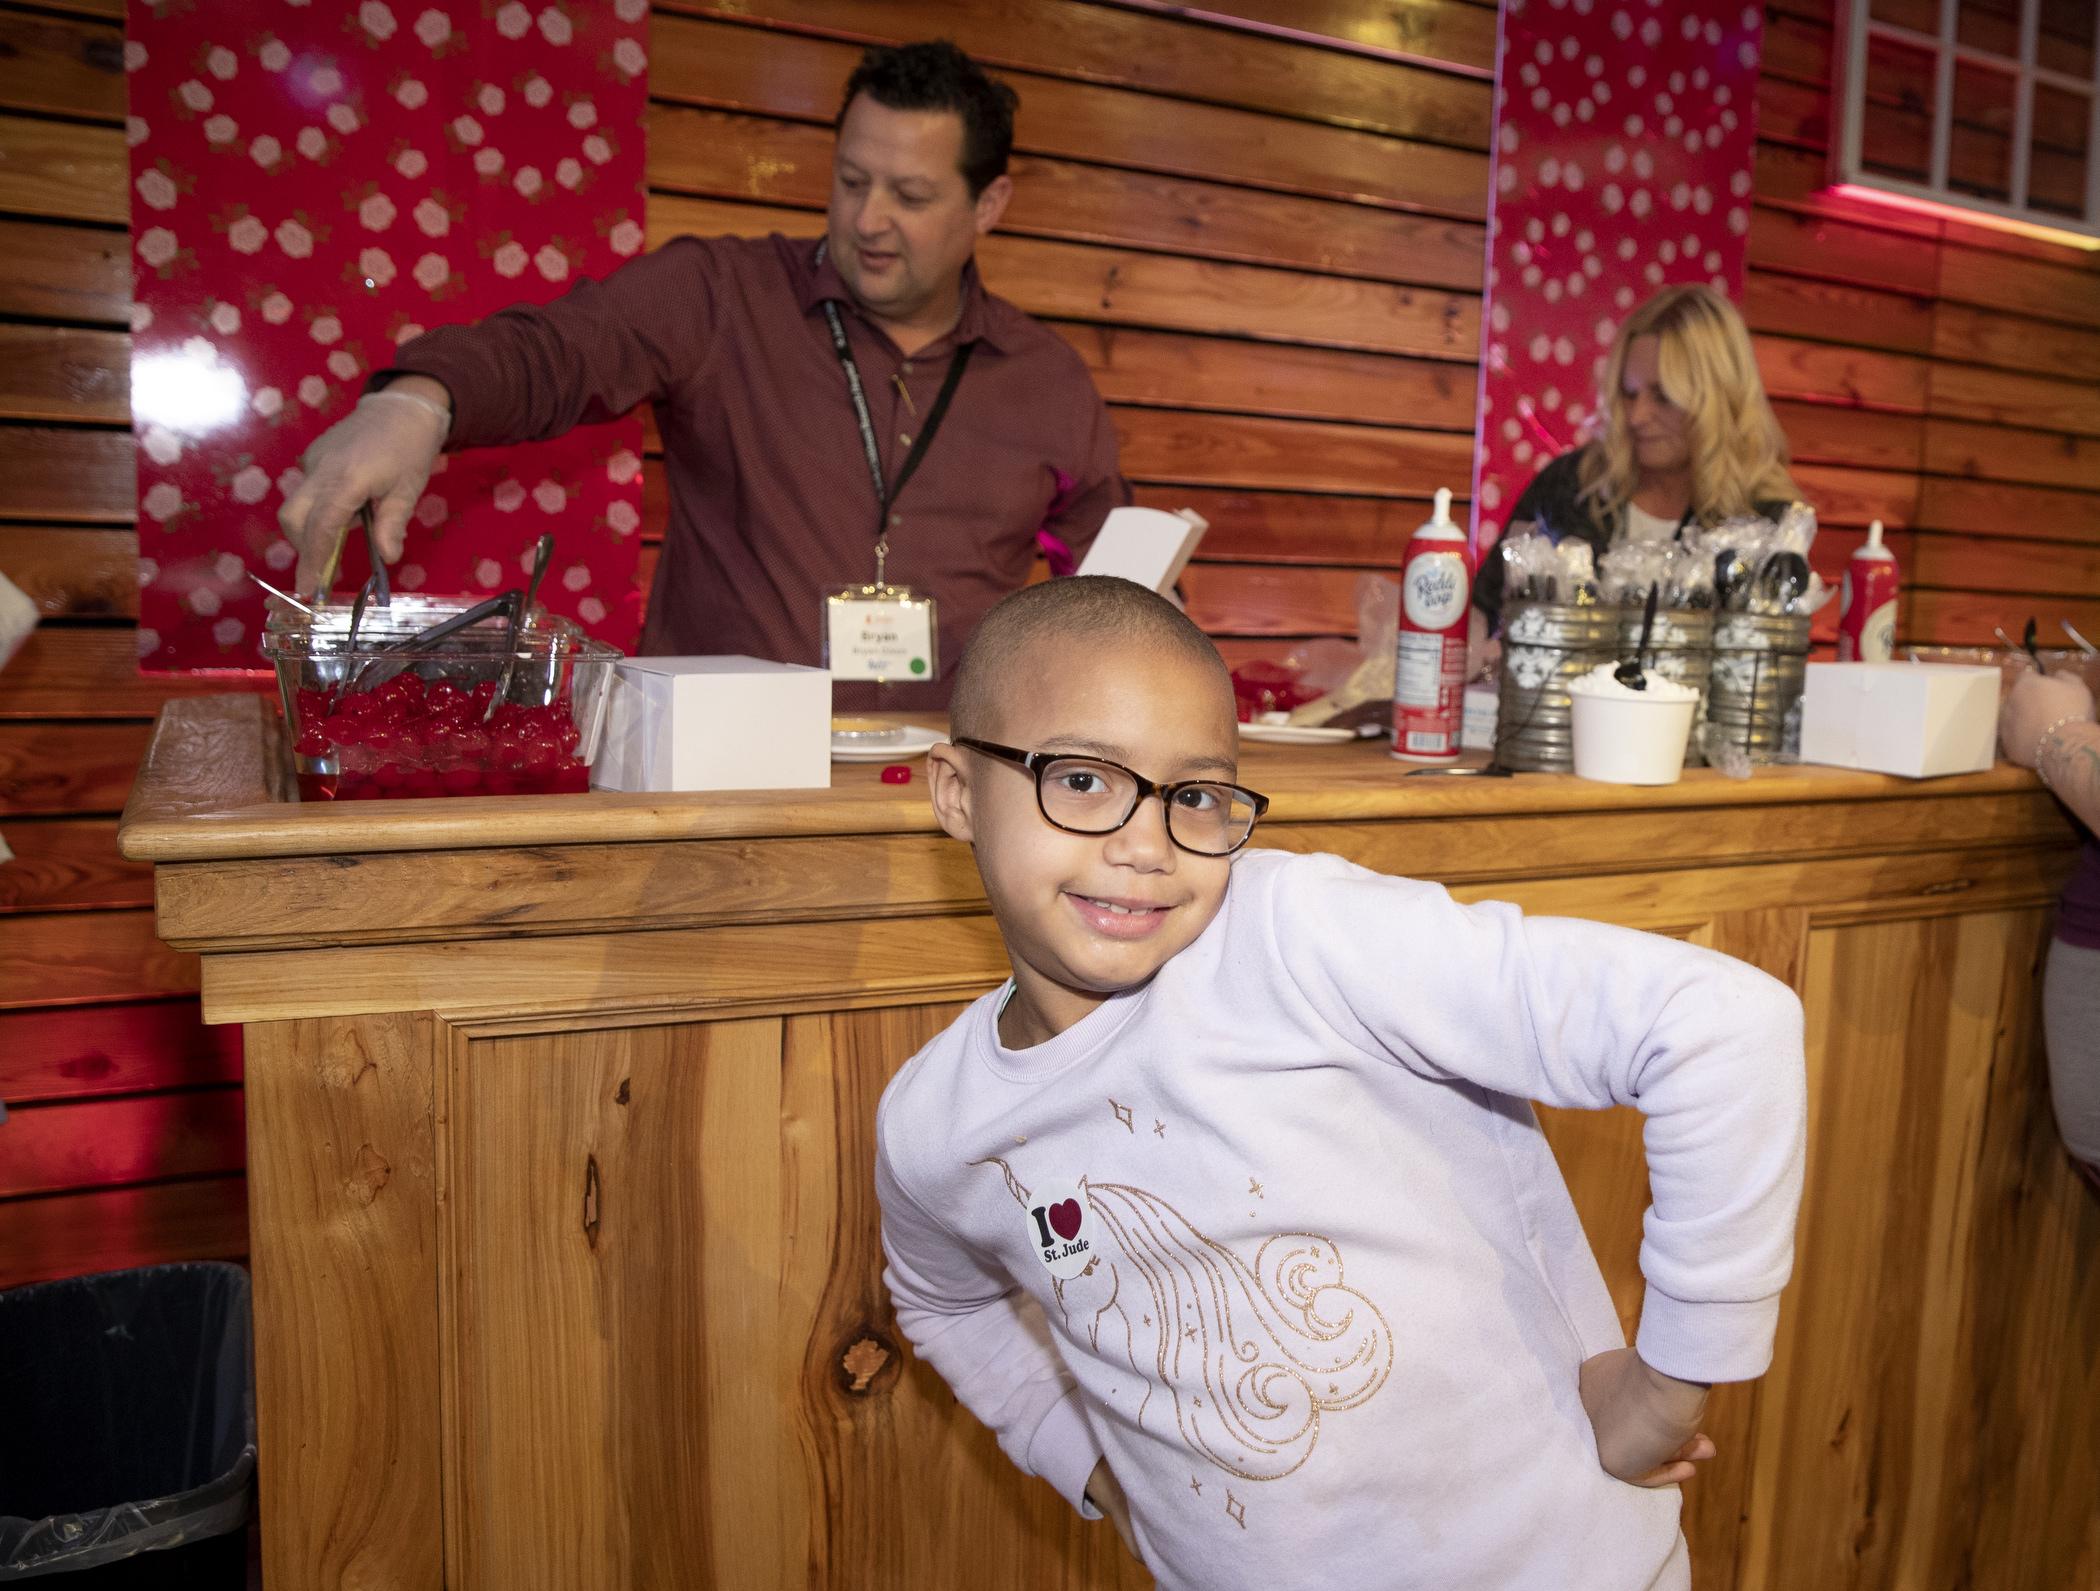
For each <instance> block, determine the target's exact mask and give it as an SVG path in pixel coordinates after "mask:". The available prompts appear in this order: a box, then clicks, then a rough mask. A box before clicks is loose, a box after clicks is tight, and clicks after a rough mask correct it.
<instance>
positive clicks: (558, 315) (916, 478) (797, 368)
mask: <svg viewBox="0 0 2100 1591" xmlns="http://www.w3.org/2000/svg"><path fill="white" fill-rule="evenodd" d="M816 254H817V240H816V239H814V238H806V239H805V238H785V237H780V236H778V235H775V236H773V237H769V238H692V237H687V238H679V239H676V240H675V241H673V242H671V243H668V244H666V245H665V246H664V247H662V248H660V249H658V250H656V251H655V252H653V253H651V254H647V255H644V256H643V257H641V258H640V259H637V260H634V261H632V262H630V263H629V264H627V265H624V266H622V267H621V268H620V269H619V270H618V271H615V272H614V273H613V274H612V275H611V276H609V277H607V278H606V279H605V280H604V281H602V282H599V281H585V282H581V283H579V284H578V285H577V286H576V287H575V288H574V289H573V290H572V291H570V292H569V293H567V294H565V295H564V296H563V297H561V298H559V299H556V300H555V301H554V302H553V303H551V304H547V305H544V306H541V307H538V308H534V307H530V306H519V307H517V308H514V309H507V310H504V311H503V312H502V313H500V314H498V315H494V316H491V317H490V318H489V319H487V320H485V321H482V322H481V323H479V324H478V325H473V326H447V327H441V328H440V329H438V330H436V331H432V332H429V333H427V334H426V335H424V336H421V337H418V338H416V339H415V340H414V341H413V342H411V343H409V344H407V345H406V346H405V347H404V348H403V349H402V350H401V352H400V354H399V355H398V356H397V358H396V362H395V366H394V370H393V372H389V374H394V373H408V372H415V373H417V374H420V375H426V376H431V377H434V378H435V379H437V380H439V381H441V382H443V383H444V384H445V386H446V387H447V388H448V389H449V390H450V391H451V394H452V405H453V421H452V436H451V440H450V443H449V444H448V445H449V446H452V447H478V446H488V445H495V444H503V443H514V442H527V441H533V440H536V439H539V438H542V437H551V436H557V435H559V434H560V433H561V432H563V431H566V430H567V429H568V428H569V427H571V426H573V425H577V424H581V423H587V422H592V421H600V420H606V419H610V418H612V417H614V416H616V415H620V414H625V413H626V412H627V411H628V410H630V409H632V408H633V407H634V406H635V405H636V404H639V403H648V404H652V405H654V407H655V410H656V420H657V427H658V429H659V431H660V432H661V433H662V435H663V441H664V451H665V455H666V464H667V469H668V474H669V478H670V488H671V493H670V495H671V517H670V524H669V526H668V529H667V531H666V535H665V540H664V550H663V557H662V561H661V562H660V563H659V564H658V566H657V571H656V584H655V587H654V589H653V590H652V591H651V593H650V597H649V617H648V623H647V625H646V627H645V629H644V631H643V635H642V650H643V651H644V652H647V653H671V654H680V653H725V654H726V653H743V654H748V655H751V656H756V657H765V658H773V659H777V660H780V661H783V662H792V663H818V662H820V661H821V660H822V656H823V601H824V596H825V594H826V593H827V592H829V591H831V590H834V589H836V588H838V587H840V586H844V585H852V584H859V583H862V582H865V581H868V580H872V579H873V578H874V575H875V529H876V520H877V517H878V513H879V504H878V501H877V498H876V495H875V486H874V483H873V481H871V480H870V479H869V475H868V463H867V457H866V454H865V452H864V450H863V448H862V445H861V438H860V430H859V424H858V421H857V419H856V418H855V414H854V409H853V403H852V399H851V397H850V396H849V395H848V392H847V387H846V376H845V372H844V370H843V369H841V368H840V365H839V361H838V356H837V353H836V351H835V350H834V349H833V347H832V344H831V333H830V329H829V327H828V326H827V324H826V321H825V316H824V312H823V308H822V306H823V304H824V302H825V300H827V299H829V300H833V301H835V302H836V303H837V304H838V306H839V310H840V315H841V319H842V320H843V322H844V325H845V327H846V334H847V338H848V341H849V342H850V344H851V346H852V349H853V357H854V359H855V361H856V362H857V363H858V364H859V366H860V371H861V379H862V381H863V383H864V384H865V387H866V391H867V399H868V407H869V413H870V417H871V418H872V420H873V422H874V425H875V434H876V438H877V441H878V442H879V444H880V446H881V450H882V466H883V475H884V478H885V479H886V480H887V481H888V482H890V483H892V485H893V487H894V483H895V481H896V479H897V476H898V473H899V472H900V471H901V470H902V468H903V466H904V460H905V457H906V455H907V454H908V453H909V452H910V450H911V443H912V440H913V439H915V438H916V436H917V434H918V427H919V421H920V420H921V419H922V418H923V417H924V416H925V415H927V414H928V413H929V412H930V411H931V410H932V408H933V404H934V400H935V398H936V397H937V396H938V395H939V392H940V387H941V382H942V379H943V378H944V377H945V376H946V375H947V372H948V361H949V358H950V356H951V355H952V354H953V353H954V351H955V348H956V346H957V345H958V344H959V343H963V342H974V343H975V344H976V348H975V350H974V352H973V353H972V354H971V356H970V362H969V364H968V366H967V367H966V369H965V371H964V374H963V378H962V383H961V385H960V386H958V387H957V388H956V391H955V397H954V400H953V401H952V402H951V403H950V405H949V408H948V413H947V417H946V418H945V419H944V420H943V421H942V423H941V426H940V429H939V430H938V432H937V433H936V434H935V436H934V439H933V441H932V442H931V443H930V444H928V447H927V449H926V453H925V456H924V457H923V458H922V459H921V460H920V462H919V466H918V469H917V470H916V471H915V472H914V473H913V475H912V478H911V480H910V481H909V482H908V483H907V484H906V486H905V488H904V490H903V491H902V493H900V494H899V495H898V496H897V498H896V500H895V502H894V503H893V505H892V507H893V511H894V512H893V514H892V523H891V525H890V527H889V540H890V558H889V569H888V574H889V578H890V580H891V581H892V582H894V583H896V584H899V585H909V586H911V587H913V588H914V589H916V590H918V591H920V592H922V593H923V592H930V593H932V594H933V596H934V597H935V598H936V599H937V601H938V603H939V616H940V662H941V678H940V679H939V680H938V681H935V682H933V683H931V684H909V685H887V686H872V685H865V684H855V685H841V686H839V687H837V694H836V699H837V701H838V703H839V705H841V706H846V707H869V706H877V707H894V708H908V707H938V706H942V705H944V704H945V703H946V701H947V699H948V681H949V680H950V679H951V678H952V676H953V674H954V669H955V665H956V662H957V661H958V660H959V659H960V657H961V656H962V648H963V643H964V642H965V641H966V640H968V638H969V636H970V633H971V631H972V630H974V629H975V628H976V626H977V621H978V620H979V619H981V618H982V617H983V616H984V613H985V610H986V609H988V608H989V607H990V606H991V605H992V604H993V603H994V602H996V601H997V600H998V599H999V598H1000V597H1002V596H1004V595H1005V594H1006V593H1007V592H1009V591H1012V590H1014V589H1016V588H1017V587H1019V586H1021V585H1022V584H1024V583H1025V582H1026V581H1027V579H1028V574H1029V570H1030V568H1031V566H1032V564H1033V561H1034V557H1035V550H1036V545H1037V537H1038V533H1039V532H1048V534H1049V535H1050V536H1052V537H1054V538H1056V539H1057V540H1058V541H1061V542H1062V543H1064V544H1065V545H1066V546H1067V547H1069V548H1070V549H1071V551H1072V552H1073V553H1074V554H1078V553H1081V552H1084V550H1085V549H1086V547H1087V545H1088V543H1090V542H1091V541H1092V540H1093V538H1094V535H1095V533H1096V532H1097V531H1099V530H1100V528H1101V521H1102V520H1103V519H1104V518H1105V517H1107V514H1108V511H1109V510H1110V509H1111V508H1114V507H1116V506H1118V505H1119V504H1123V503H1127V502H1129V501H1130V488H1129V486H1128V485H1127V484H1126V483H1125V482H1124V480H1123V478H1122V476H1121V474H1120V473H1119V471H1118V469H1117V463H1116V438H1115V431H1114V429H1113V428H1112V427H1111V426H1110V424H1109V419H1108V413H1107V411H1106V409H1104V408H1103V406H1102V403H1101V398H1100V394H1098V393H1097V392H1096V391H1095V390H1094V385H1093V382H1092V381H1091V379H1089V377H1088V375H1087V372H1086V368H1085V366H1084V365H1082V364H1081V363H1080V360H1079V357H1078V355H1077V354H1075V353H1073V351H1072V350H1071V349H1070V348H1069V347H1067V346H1066V345H1065V344H1064V343H1063V342H1061V341H1060V340H1059V339H1058V338H1057V337H1056V336H1055V335H1053V334H1052V333H1051V332H1050V331H1049V329H1048V328H1047V327H1044V326H1042V325H1040V324H1039V323H1038V322H1036V321H1034V320H1032V319H1030V318H1029V317H1028V316H1026V315H1024V314H1022V313H1021V312H1020V311H1019V310H1017V309H1015V308H1014V307H1013V306H1012V305H1011V304H1008V303H1006V302H1005V301H1004V300H1003V299H999V298H995V297H994V296H993V295H992V294H990V293H988V292H986V291H985V290H984V287H983V285H982V284H981V283H980V282H979V280H978V278H977V272H976V268H975V267H974V266H971V267H969V268H968V269H967V270H966V272H965V274H964V279H963V308H962V319H961V321H960V322H959V323H958V324H957V326H956V328H955V330H954V331H953V332H952V333H950V334H949V335H948V336H947V337H944V338H942V339H941V340H940V341H939V342H937V343H934V344H932V345H931V346H929V347H927V348H924V349H921V350H920V351H919V352H917V353H915V354H913V355H912V356H911V357H910V358H909V359H907V358H905V357H904V356H903V354H902V353H900V352H899V351H898V348H897V345H896V344H895V343H893V342H891V341H890V339H889V337H888V336H887V335H886V334H885V333H883V332H882V331H881V330H880V329H879V328H877V327H876V326H875V325H874V324H872V323H871V322H870V321H868V320H867V319H866V318H865V317H863V316H862V315H861V314H860V312H859V311H858V310H857V309H856V308H855V307H854V304H853V300H852V297H851V295H850V294H849V293H848V292H847V291H846V285H845V283H844V282H843V281H841V280H840V278H839V275H838V272H837V271H836V270H835V269H834V268H833V267H832V265H831V264H830V263H829V261H823V262H819V261H818V259H817V258H816Z"/></svg>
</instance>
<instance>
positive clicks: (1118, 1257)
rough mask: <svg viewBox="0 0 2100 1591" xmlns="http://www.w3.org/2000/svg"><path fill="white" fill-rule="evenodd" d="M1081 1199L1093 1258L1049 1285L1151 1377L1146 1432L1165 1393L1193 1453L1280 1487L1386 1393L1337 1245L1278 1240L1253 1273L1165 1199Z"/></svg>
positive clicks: (1123, 1190)
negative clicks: (1328, 1429)
mask: <svg viewBox="0 0 2100 1591" xmlns="http://www.w3.org/2000/svg"><path fill="white" fill-rule="evenodd" d="M973 1163H974V1164H977V1165H996V1166H997V1167H998V1168H999V1170H1000V1172H1001V1173H1002V1174H1003V1175H1004V1177H1005V1179H1006V1188H1007V1191H1008V1192H1009V1193H1010V1194H1012V1195H1013V1197H1014V1199H1015V1201H1016V1202H1017V1203H1019V1204H1020V1205H1021V1206H1022V1208H1023V1209H1024V1210H1025V1209H1027V1208H1028V1206H1029V1203H1030V1199H1029V1194H1028V1190H1027V1189H1026V1188H1025V1187H1023V1186H1022V1185H1021V1183H1020V1182H1019V1180H1018V1179H1017V1178H1016V1177H1015V1176H1014V1174H1013V1171H1012V1169H1011V1168H1010V1167H1009V1166H1008V1165H1007V1163H1006V1162H1005V1161H1004V1160H1002V1159H999V1158H997V1157H992V1158H990V1159H987V1160H980V1161H976V1162H973ZM1079 1189H1080V1193H1081V1196H1082V1197H1083V1198H1084V1200H1085V1203H1086V1209H1087V1212H1088V1215H1089V1216H1090V1217H1091V1219H1090V1221H1089V1223H1088V1231H1089V1233H1090V1235H1091V1237H1092V1239H1093V1242H1094V1245H1095V1257H1094V1261H1093V1262H1092V1263H1089V1264H1088V1266H1087V1268H1086V1270H1085V1272H1084V1274H1082V1275H1080V1276H1077V1277H1073V1278H1071V1279H1070V1280H1062V1281H1059V1280H1053V1284H1052V1285H1053V1289H1054V1291H1055V1293H1056V1296H1057V1303H1058V1308H1059V1310H1060V1311H1061V1313H1062V1314H1063V1317H1064V1321H1065V1326H1066V1330H1067V1331H1068V1332H1070V1333H1073V1334H1074V1335H1075V1336H1076V1335H1078V1334H1080V1333H1083V1334H1084V1336H1085V1338H1086V1341H1087V1344H1088V1346H1089V1347H1091V1348H1092V1349H1093V1350H1094V1351H1095V1352H1096V1353H1105V1354H1107V1355H1109V1356H1111V1357H1121V1358H1123V1359H1124V1360H1126V1361H1127V1362H1128V1363H1129V1365H1130V1367H1131V1369H1132V1370H1134V1371H1136V1372H1137V1373H1138V1374H1139V1375H1140V1376H1141V1377H1143V1378H1144V1380H1145V1383H1146V1393H1145V1398H1144V1402H1143V1403H1141V1404H1140V1405H1139V1408H1138V1416H1137V1419H1138V1424H1139V1425H1140V1426H1141V1427H1142V1426H1144V1424H1145V1421H1146V1416H1147V1410H1148V1408H1149V1406H1150V1404H1151V1401H1152V1392H1153V1390H1154V1389H1155V1388H1164V1389H1165V1390H1166V1393H1167V1395H1168V1397H1169V1398H1170V1399H1171V1401H1172V1403H1173V1413H1174V1422H1175V1425H1176V1427H1177V1428H1178V1429H1179V1430H1180V1433H1181V1436H1182V1440H1183V1441H1184V1442H1186V1443H1187V1444H1188V1446H1189V1447H1190V1448H1191V1449H1192V1450H1193V1451H1195V1452H1197V1453H1200V1454H1201V1455H1202V1456H1203V1457H1205V1458H1207V1459H1208V1460H1209V1461H1210V1462H1211V1463H1213V1464H1215V1465H1216V1466H1217V1467H1218V1468H1219V1469H1221V1470H1224V1471H1225V1472H1226V1473H1227V1474H1229V1475H1232V1476H1235V1477H1237V1478H1239V1479H1241V1480H1249V1481H1271V1480H1281V1479H1282V1478H1283V1477H1284V1476H1286V1475H1290V1474H1292V1473H1294V1472H1295V1471H1296V1470H1298V1469H1299V1468H1300V1467H1301V1466H1303V1465H1304V1463H1305V1462H1306V1460H1307V1459H1309V1458H1311V1457H1312V1453H1313V1448H1314V1446H1315V1445H1316V1444H1317V1443H1318V1442H1319V1439H1320V1428H1321V1422H1322V1420H1323V1419H1324V1418H1326V1417H1329V1416H1331V1415H1334V1414H1337V1413H1340V1412H1342V1411H1344V1410H1348V1409H1354V1408H1358V1407H1360V1406H1361V1405H1363V1404H1365V1403H1367V1402H1369V1401H1370V1400H1371V1399H1372V1398H1373V1397H1375V1396H1376V1395H1377V1393H1378V1389H1379V1388H1380V1387H1382V1386H1384V1385H1385V1381H1386V1377H1387V1376H1388V1375H1389V1374H1390V1373H1391V1371H1392V1368H1393V1334H1392V1330H1391V1328H1390V1327H1389V1326H1388V1325H1387V1323H1386V1318H1385V1316H1384V1315H1383V1314H1382V1313H1381V1312H1380V1311H1379V1309H1378V1307H1377V1305H1375V1304H1373V1303H1372V1302H1371V1301H1370V1299H1368V1298H1366V1297H1365V1296H1364V1295H1363V1294H1362V1293H1359V1292H1357V1291H1355V1290H1354V1289H1353V1288H1350V1287H1347V1286H1345V1285H1344V1284H1343V1267H1342V1256H1341V1253H1340V1251H1339V1250H1338V1249H1337V1248H1336V1247H1335V1245H1334V1243H1333V1242H1332V1241H1330V1240H1329V1239H1327V1238H1325V1237H1321V1236H1319V1235H1318V1234H1315V1233H1310V1232H1282V1233H1278V1234H1276V1235H1275V1236H1273V1237H1270V1238H1267V1239H1265V1240H1263V1242H1262V1244H1261V1247H1260V1248H1259V1249H1258V1250H1257V1251H1256V1253H1255V1256H1254V1260H1253V1263H1252V1264H1249V1263H1248V1262H1247V1261H1245V1260H1243V1259H1241V1258H1240V1256H1239V1255H1237V1254H1235V1253H1234V1252H1233V1251H1232V1250H1231V1249H1229V1248H1227V1247H1226V1246H1225V1245H1224V1244H1222V1243H1219V1242H1217V1241H1215V1240H1213V1239H1211V1238H1208V1237H1206V1236H1204V1235H1203V1233H1202V1232H1200V1231H1198V1230H1197V1229H1196V1227H1195V1226H1194V1224H1193V1223H1191V1222H1190V1221H1189V1220H1188V1219H1187V1218H1186V1217H1184V1216H1183V1215H1182V1214H1181V1213H1180V1212H1179V1211H1178V1210H1176V1209H1175V1208H1174V1207H1173V1206H1172V1205H1170V1204H1169V1203H1167V1201H1166V1200H1164V1199H1162V1198H1160V1197H1159V1196H1158V1195H1157V1194H1154V1193H1149V1192H1147V1191H1146V1190H1145V1189H1143V1188H1136V1187H1130V1186H1127V1185H1125V1184H1122V1183H1111V1182H1091V1183H1090V1182H1088V1181H1086V1180H1085V1179H1083V1178H1082V1179H1081V1181H1080V1183H1079ZM1133 1317H1135V1318H1133ZM1118 1327H1120V1330H1118ZM1104 1332H1106V1333H1108V1334H1109V1339H1110V1346H1109V1347H1107V1348H1105V1349H1104V1347H1103V1343H1102V1337H1103V1334H1104ZM1118 1336H1120V1337H1121V1339H1122V1340H1121V1341H1120V1342H1117V1341H1115V1339H1116V1337H1118ZM1118 1349H1120V1350H1121V1352H1120V1354H1118V1353H1117V1350H1118Z"/></svg>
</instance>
